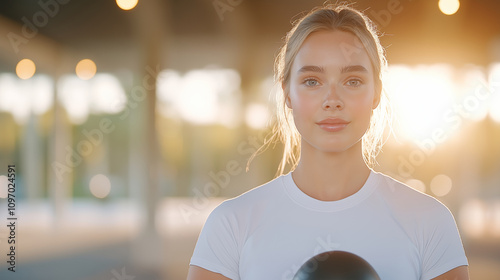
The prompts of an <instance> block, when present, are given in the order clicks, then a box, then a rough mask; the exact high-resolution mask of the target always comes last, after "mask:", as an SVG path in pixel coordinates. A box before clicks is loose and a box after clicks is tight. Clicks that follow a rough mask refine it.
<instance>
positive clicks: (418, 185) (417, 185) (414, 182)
mask: <svg viewBox="0 0 500 280" xmlns="http://www.w3.org/2000/svg"><path fill="white" fill-rule="evenodd" d="M405 183H406V184H407V185H408V186H410V187H412V188H413V189H415V190H417V191H419V192H422V193H425V189H426V187H425V184H424V182H422V181H420V180H418V179H409V180H407V181H406V182H405Z"/></svg>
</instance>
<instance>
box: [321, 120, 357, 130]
mask: <svg viewBox="0 0 500 280" xmlns="http://www.w3.org/2000/svg"><path fill="white" fill-rule="evenodd" d="M349 123H350V122H348V121H346V120H343V119H340V118H328V119H324V120H322V121H319V122H317V123H316V124H317V125H318V126H319V127H320V128H321V129H323V130H325V131H328V132H337V131H341V130H342V129H344V128H345V127H346V126H347V125H348V124H349Z"/></svg>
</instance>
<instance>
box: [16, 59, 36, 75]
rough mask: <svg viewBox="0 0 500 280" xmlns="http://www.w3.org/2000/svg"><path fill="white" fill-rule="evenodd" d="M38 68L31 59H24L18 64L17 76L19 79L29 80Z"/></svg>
mask: <svg viewBox="0 0 500 280" xmlns="http://www.w3.org/2000/svg"><path fill="white" fill-rule="evenodd" d="M35 72H36V66H35V63H34V62H33V61H32V60H31V59H27V58H25V59H23V60H21V61H19V62H18V63H17V66H16V74H17V76H18V77H19V78H21V79H23V80H27V79H29V78H31V77H33V75H35Z"/></svg>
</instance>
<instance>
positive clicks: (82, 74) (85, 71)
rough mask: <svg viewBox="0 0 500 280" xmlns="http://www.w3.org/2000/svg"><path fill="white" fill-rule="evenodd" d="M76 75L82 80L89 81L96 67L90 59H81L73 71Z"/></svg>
mask: <svg viewBox="0 0 500 280" xmlns="http://www.w3.org/2000/svg"><path fill="white" fill-rule="evenodd" d="M75 72H76V75H77V76H78V78H80V79H82V80H89V79H92V77H94V76H95V73H96V72H97V66H96V65H95V63H94V62H93V61H92V60H90V59H82V60H80V62H78V64H77V65H76V69H75Z"/></svg>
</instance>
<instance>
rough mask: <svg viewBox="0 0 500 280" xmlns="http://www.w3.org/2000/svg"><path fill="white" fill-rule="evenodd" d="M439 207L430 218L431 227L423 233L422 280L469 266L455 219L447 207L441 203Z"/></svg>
mask: <svg viewBox="0 0 500 280" xmlns="http://www.w3.org/2000/svg"><path fill="white" fill-rule="evenodd" d="M439 206H440V207H439V208H438V209H437V211H436V213H435V215H433V216H432V217H429V219H430V222H429V223H428V225H429V227H428V228H426V230H425V232H424V233H423V235H424V240H423V241H424V243H423V256H422V276H421V280H428V279H432V278H435V277H437V276H439V275H441V274H443V273H446V272H448V271H450V270H452V269H454V268H456V267H459V266H462V265H468V262H467V257H466V256H465V251H464V248H463V245H462V240H461V238H460V234H459V232H458V229H457V225H456V223H455V219H454V218H453V215H452V214H451V212H450V211H449V210H448V208H446V206H444V205H443V204H441V203H439Z"/></svg>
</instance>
